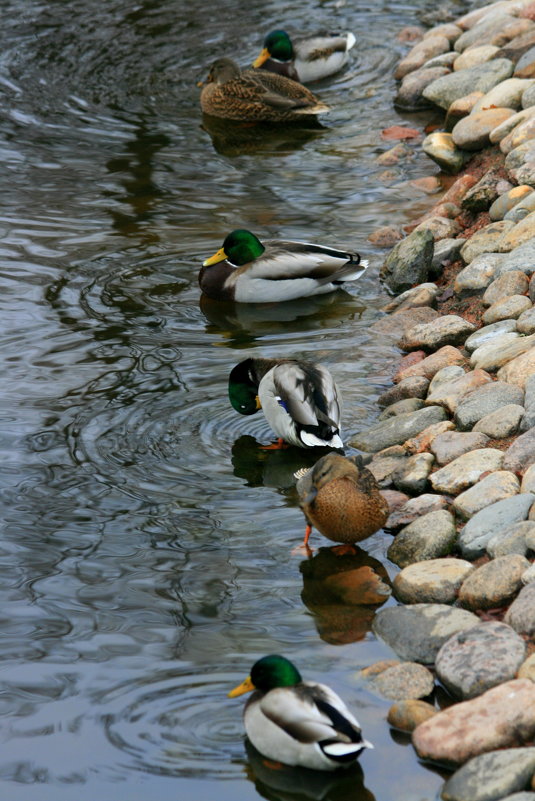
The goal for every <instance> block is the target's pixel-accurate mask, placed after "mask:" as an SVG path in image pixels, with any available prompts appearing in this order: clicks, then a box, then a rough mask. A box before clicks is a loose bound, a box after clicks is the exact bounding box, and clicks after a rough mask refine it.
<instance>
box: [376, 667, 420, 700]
mask: <svg viewBox="0 0 535 801" xmlns="http://www.w3.org/2000/svg"><path fill="white" fill-rule="evenodd" d="M370 685H371V689H372V690H374V691H375V692H377V693H379V694H380V695H382V696H383V697H384V698H390V699H391V700H393V701H405V700H407V699H409V698H425V697H426V696H427V695H430V693H432V692H433V690H434V688H435V680H434V679H433V674H432V673H431V671H429V670H428V669H427V668H425V667H424V666H423V665H420V664H418V662H402V663H401V664H400V665H392V667H389V668H387V669H386V670H383V671H382V672H381V673H379V675H378V676H375V677H374V678H373V679H372V680H371V682H370Z"/></svg>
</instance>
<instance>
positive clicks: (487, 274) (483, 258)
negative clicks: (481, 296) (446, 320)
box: [454, 240, 505, 294]
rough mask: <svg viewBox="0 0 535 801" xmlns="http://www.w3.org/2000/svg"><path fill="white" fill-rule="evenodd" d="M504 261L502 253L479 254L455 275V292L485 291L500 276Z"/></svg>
mask: <svg viewBox="0 0 535 801" xmlns="http://www.w3.org/2000/svg"><path fill="white" fill-rule="evenodd" d="M467 241H468V240H467ZM463 247H464V246H463ZM504 260H505V254H503V253H481V254H480V255H479V256H476V258H475V259H473V261H472V262H471V263H470V264H469V265H468V266H467V267H465V268H464V269H463V270H461V271H460V273H458V274H457V276H456V278H455V282H454V289H455V292H456V293H457V294H462V293H463V292H477V291H478V290H480V289H486V287H488V285H489V284H490V283H491V282H492V281H494V279H495V277H496V276H497V275H499V274H500V270H501V268H502V265H503V263H504Z"/></svg>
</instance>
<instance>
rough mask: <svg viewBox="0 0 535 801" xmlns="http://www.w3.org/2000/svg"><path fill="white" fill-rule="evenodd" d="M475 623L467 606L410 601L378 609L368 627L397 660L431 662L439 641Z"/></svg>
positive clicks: (475, 617) (475, 619)
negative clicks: (464, 607)
mask: <svg viewBox="0 0 535 801" xmlns="http://www.w3.org/2000/svg"><path fill="white" fill-rule="evenodd" d="M479 622H480V621H479V618H478V617H477V615H474V614H473V613H472V612H469V611H468V610H467V609H456V608H454V607H451V606H447V605H446V604H412V605H411V606H388V607H386V608H384V609H380V610H379V611H378V612H377V613H376V615H375V618H374V620H373V623H372V630H373V632H374V634H375V636H376V637H380V638H381V639H382V640H384V641H385V642H386V643H387V644H388V645H389V646H390V647H391V648H392V649H393V650H394V651H395V652H396V654H397V655H398V656H399V657H400V659H405V660H407V661H409V662H421V663H422V664H424V665H432V664H433V663H434V661H435V657H436V655H437V653H438V651H439V650H440V647H441V646H442V645H443V643H445V642H446V641H447V640H449V639H450V637H451V636H452V635H454V634H456V633H458V632H460V631H465V630H466V629H470V628H472V627H473V626H477V625H479ZM513 633H514V632H513ZM515 636H518V635H515Z"/></svg>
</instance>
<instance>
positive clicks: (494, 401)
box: [419, 357, 524, 431]
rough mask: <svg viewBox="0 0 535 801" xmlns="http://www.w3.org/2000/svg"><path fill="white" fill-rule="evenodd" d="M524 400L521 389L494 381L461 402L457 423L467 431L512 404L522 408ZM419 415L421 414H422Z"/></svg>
mask: <svg viewBox="0 0 535 801" xmlns="http://www.w3.org/2000/svg"><path fill="white" fill-rule="evenodd" d="M520 358H521V357H520ZM511 363H512V362H510V364H511ZM506 366H507V365H506ZM501 369H502V370H503V369H504V368H503V367H502V368H501ZM498 375H499V373H498ZM523 400H524V393H523V391H522V389H521V388H520V387H515V386H513V385H512V384H510V383H507V382H505V381H502V380H500V381H493V382H490V383H488V384H484V385H483V386H482V387H479V388H478V389H476V390H474V392H472V393H471V394H470V395H469V396H468V397H467V398H465V399H464V400H462V401H461V403H460V404H459V405H458V406H457V409H456V410H455V422H456V423H457V427H458V428H459V429H460V430H461V431H467V430H468V429H471V428H472V427H473V426H474V425H475V424H476V423H477V422H478V421H479V420H481V418H482V417H485V415H487V414H490V413H491V412H495V411H496V410H497V409H500V408H501V407H502V406H506V405H508V404H510V403H516V404H518V405H519V406H522V403H523ZM422 411H423V410H422ZM419 413H420V414H421V412H419Z"/></svg>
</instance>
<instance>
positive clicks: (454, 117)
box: [444, 92, 484, 132]
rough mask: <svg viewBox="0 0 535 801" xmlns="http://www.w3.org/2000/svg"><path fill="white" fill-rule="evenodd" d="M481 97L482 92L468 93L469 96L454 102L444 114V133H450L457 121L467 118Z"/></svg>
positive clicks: (482, 95)
mask: <svg viewBox="0 0 535 801" xmlns="http://www.w3.org/2000/svg"><path fill="white" fill-rule="evenodd" d="M482 97H484V94H483V92H470V94H468V95H465V96H464V97H459V98H458V99H457V100H454V101H453V103H451V105H450V107H449V108H448V111H447V114H446V120H445V122H444V128H445V129H446V131H450V132H451V129H452V128H453V127H454V126H455V124H456V123H457V122H458V121H459V120H462V119H463V117H467V116H468V114H470V113H471V111H472V109H473V108H474V106H475V104H476V103H477V101H478V100H480V99H481V98H482Z"/></svg>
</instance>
